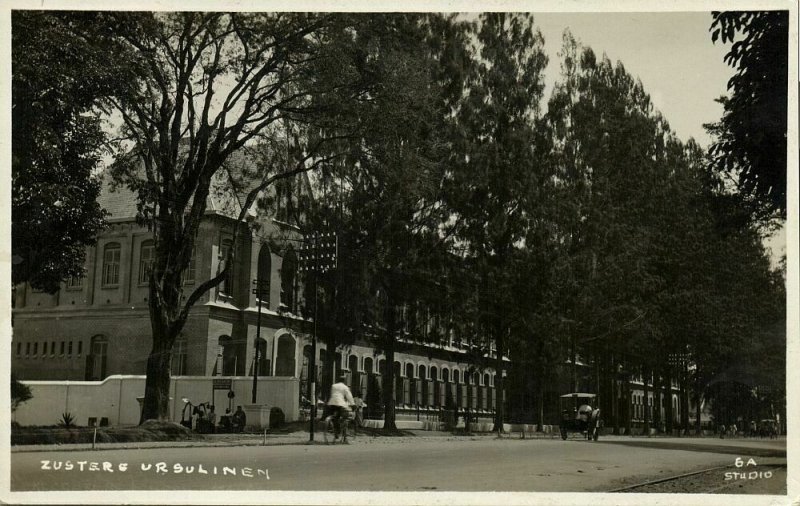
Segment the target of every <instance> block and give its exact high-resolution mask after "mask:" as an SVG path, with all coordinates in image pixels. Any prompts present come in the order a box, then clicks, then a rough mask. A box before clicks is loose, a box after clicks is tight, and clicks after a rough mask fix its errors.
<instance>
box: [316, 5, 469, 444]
mask: <svg viewBox="0 0 800 506" xmlns="http://www.w3.org/2000/svg"><path fill="white" fill-rule="evenodd" d="M353 26H354V39H355V45H354V47H353V55H352V59H353V61H355V62H356V64H355V69H356V71H357V72H358V74H359V75H360V76H361V78H360V79H359V81H361V82H362V83H363V84H364V85H365V88H364V93H363V94H362V95H361V96H359V97H358V99H356V100H354V101H352V102H351V103H350V104H348V108H347V109H348V110H347V111H343V113H342V114H343V116H346V117H349V118H352V120H353V122H354V123H358V124H361V125H363V126H364V128H363V129H362V130H360V131H359V135H358V136H351V137H349V138H348V139H346V140H343V141H341V142H340V143H338V145H337V146H336V148H339V147H344V149H346V151H347V155H346V156H344V157H341V158H340V159H339V160H338V161H337V162H336V163H333V164H330V165H329V166H328V167H327V168H326V169H325V170H323V172H322V173H321V174H320V175H321V177H320V179H319V186H320V189H319V193H320V199H319V203H318V204H317V205H318V208H317V209H316V213H315V216H316V219H315V222H316V227H325V228H330V229H332V230H335V231H336V232H337V233H338V234H339V238H340V245H341V255H340V259H339V268H338V269H337V271H336V272H332V273H329V274H328V275H327V276H326V279H325V282H326V285H327V294H326V297H325V301H326V306H328V307H326V311H325V314H324V315H323V317H322V318H321V319H320V324H321V325H322V328H323V333H325V330H328V332H327V335H323V338H324V339H326V341H327V344H328V349H329V350H331V351H332V350H333V348H334V347H335V346H336V345H337V344H340V343H342V341H343V340H346V339H353V338H355V337H356V336H357V337H361V338H363V339H366V340H368V341H369V342H372V343H373V344H374V345H375V346H376V348H377V349H379V350H381V351H382V352H383V353H384V354H385V357H386V358H385V362H383V363H384V364H385V366H386V367H385V368H384V369H383V370H381V380H382V390H383V392H382V395H381V398H382V401H383V412H384V430H387V431H392V430H395V429H396V426H395V415H394V407H395V402H396V401H397V395H398V394H400V392H399V391H396V390H395V389H396V385H397V381H396V380H397V379H398V378H397V377H396V371H395V370H394V362H395V360H394V357H395V352H396V351H399V350H400V349H401V346H402V344H401V343H402V341H403V340H404V339H403V338H409V337H410V338H415V337H420V335H421V334H420V332H419V330H420V329H421V328H422V327H426V326H427V323H428V322H427V321H421V320H420V319H418V318H415V317H414V316H415V315H416V312H417V309H423V310H427V309H429V308H430V309H433V312H435V311H436V308H437V306H441V304H437V303H438V302H440V301H441V299H439V300H437V299H436V295H437V294H441V290H440V289H441V285H440V284H438V283H437V282H436V277H435V274H434V271H435V272H437V273H440V272H441V270H440V268H439V267H440V264H441V256H442V251H443V249H444V247H445V242H446V241H445V238H444V237H442V235H440V231H439V226H440V225H441V224H442V223H443V221H444V219H445V217H444V215H443V213H442V206H441V205H440V200H441V196H440V189H441V184H442V179H443V174H444V168H445V164H444V163H443V162H444V160H445V159H446V155H447V153H446V150H445V142H446V139H445V135H444V133H445V132H446V131H447V127H446V125H445V118H446V117H447V113H446V110H447V107H448V106H449V104H450V103H451V101H454V100H457V98H458V97H459V96H460V87H459V84H458V82H459V81H458V79H459V78H458V75H459V72H458V61H457V60H458V58H459V55H460V54H461V52H463V50H464V49H463V45H464V33H465V32H464V31H463V29H462V27H460V25H459V24H458V23H455V22H454V20H453V19H452V17H446V16H440V15H435V14H428V15H416V14H409V15H406V14H404V15H380V16H369V17H359V18H357V20H356V22H355V23H354V25H353ZM331 128H332V129H333V131H334V132H335V131H337V130H338V128H339V127H338V126H337V125H331ZM332 147H333V145H332ZM312 217H313V216H312ZM326 376H330V372H328V373H326Z"/></svg>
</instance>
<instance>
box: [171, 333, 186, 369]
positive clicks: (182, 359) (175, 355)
mask: <svg viewBox="0 0 800 506" xmlns="http://www.w3.org/2000/svg"><path fill="white" fill-rule="evenodd" d="M186 360H187V346H186V338H185V337H179V338H178V339H176V340H175V345H174V346H173V348H172V364H171V365H170V373H172V374H173V375H175V376H184V375H186Z"/></svg>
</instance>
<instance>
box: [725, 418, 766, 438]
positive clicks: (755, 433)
mask: <svg viewBox="0 0 800 506" xmlns="http://www.w3.org/2000/svg"><path fill="white" fill-rule="evenodd" d="M741 432H742V435H744V436H745V437H761V438H764V437H769V438H770V439H775V438H777V437H778V427H777V424H776V423H774V422H770V421H767V420H764V421H762V422H761V423H756V422H755V420H751V421H750V424H749V426H747V428H742V430H741ZM725 436H728V437H734V438H735V437H738V436H739V427H737V426H736V424H735V423H733V424H731V425H730V426H728V427H726V426H725V424H721V425H720V426H719V437H720V438H721V439H722V438H724V437H725Z"/></svg>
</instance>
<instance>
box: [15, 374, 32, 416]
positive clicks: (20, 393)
mask: <svg viewBox="0 0 800 506" xmlns="http://www.w3.org/2000/svg"><path fill="white" fill-rule="evenodd" d="M32 398H33V394H32V393H31V388H30V387H29V386H28V385H25V384H22V383H20V382H19V380H18V379H17V377H16V375H15V374H14V373H13V372H12V373H11V412H12V413H13V412H14V411H16V410H17V408H18V407H19V405H20V404H22V403H23V402H26V401H29V400H31V399H32Z"/></svg>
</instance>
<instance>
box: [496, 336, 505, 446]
mask: <svg viewBox="0 0 800 506" xmlns="http://www.w3.org/2000/svg"><path fill="white" fill-rule="evenodd" d="M500 326H501V324H500V322H498V325H497V336H496V337H495V345H496V347H497V352H496V355H497V356H496V359H495V370H496V375H495V380H494V385H495V391H496V393H497V395H496V396H495V397H496V399H495V411H494V431H495V432H499V433H503V432H504V430H503V422H504V417H503V411H504V408H505V402H504V401H505V395H504V394H505V387H504V386H503V384H504V381H503V346H504V344H505V342H504V341H505V340H504V339H503V336H502V332H501V331H500V328H499V327H500Z"/></svg>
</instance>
